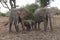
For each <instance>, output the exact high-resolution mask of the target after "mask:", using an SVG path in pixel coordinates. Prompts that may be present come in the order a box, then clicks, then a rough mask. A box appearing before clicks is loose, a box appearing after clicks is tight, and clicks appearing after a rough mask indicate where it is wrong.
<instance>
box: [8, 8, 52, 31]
mask: <svg viewBox="0 0 60 40" xmlns="http://www.w3.org/2000/svg"><path fill="white" fill-rule="evenodd" d="M28 14H29V11H28V9H26V8H19V9H16V8H12V9H11V10H10V15H9V32H11V31H12V30H11V27H12V24H14V26H15V29H16V32H19V26H18V24H19V23H21V25H22V30H23V31H24V30H25V28H26V30H27V31H30V30H31V29H34V30H40V24H41V22H44V31H47V25H48V21H49V23H50V29H51V30H52V23H51V12H50V11H49V9H48V8H38V9H36V10H35V12H34V13H33V16H34V18H33V20H31V19H27V20H26V19H24V17H26V16H28ZM37 25H38V26H37Z"/></svg>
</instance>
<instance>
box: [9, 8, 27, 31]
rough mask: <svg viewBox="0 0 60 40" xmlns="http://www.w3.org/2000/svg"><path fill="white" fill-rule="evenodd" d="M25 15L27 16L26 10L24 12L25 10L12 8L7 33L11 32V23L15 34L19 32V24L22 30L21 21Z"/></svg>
mask: <svg viewBox="0 0 60 40" xmlns="http://www.w3.org/2000/svg"><path fill="white" fill-rule="evenodd" d="M27 14H28V10H26V9H25V8H20V9H16V8H12V9H11V10H10V15H9V32H11V27H12V24H13V23H14V26H15V29H16V31H17V32H19V27H18V24H19V23H21V24H22V29H23V30H24V24H23V20H24V17H25V16H26V15H27Z"/></svg>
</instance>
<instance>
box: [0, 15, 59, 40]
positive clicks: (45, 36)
mask: <svg viewBox="0 0 60 40" xmlns="http://www.w3.org/2000/svg"><path fill="white" fill-rule="evenodd" d="M6 21H8V17H0V40H60V16H54V18H53V22H52V23H53V31H52V32H51V31H50V29H49V26H48V31H47V32H44V30H43V24H41V30H40V31H33V30H31V31H29V32H27V31H24V32H22V31H21V30H22V29H21V25H20V26H19V28H20V32H19V33H16V31H15V28H14V26H13V27H12V32H11V33H9V32H8V29H9V26H1V25H3V24H4V23H2V22H6Z"/></svg>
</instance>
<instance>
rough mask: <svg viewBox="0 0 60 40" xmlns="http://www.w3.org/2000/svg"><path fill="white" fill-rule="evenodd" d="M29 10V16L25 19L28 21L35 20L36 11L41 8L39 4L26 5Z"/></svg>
mask: <svg viewBox="0 0 60 40" xmlns="http://www.w3.org/2000/svg"><path fill="white" fill-rule="evenodd" d="M25 7H26V8H27V9H28V10H29V15H28V16H27V17H25V18H26V19H28V18H29V19H33V18H34V16H33V14H34V11H35V10H36V9H37V8H38V7H39V6H38V5H37V4H31V5H26V6H25Z"/></svg>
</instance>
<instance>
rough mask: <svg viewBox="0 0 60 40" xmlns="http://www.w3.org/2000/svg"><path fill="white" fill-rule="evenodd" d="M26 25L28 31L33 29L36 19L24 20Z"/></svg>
mask: <svg viewBox="0 0 60 40" xmlns="http://www.w3.org/2000/svg"><path fill="white" fill-rule="evenodd" d="M23 23H24V26H26V29H27V31H30V30H31V29H33V26H34V21H33V20H23Z"/></svg>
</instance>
